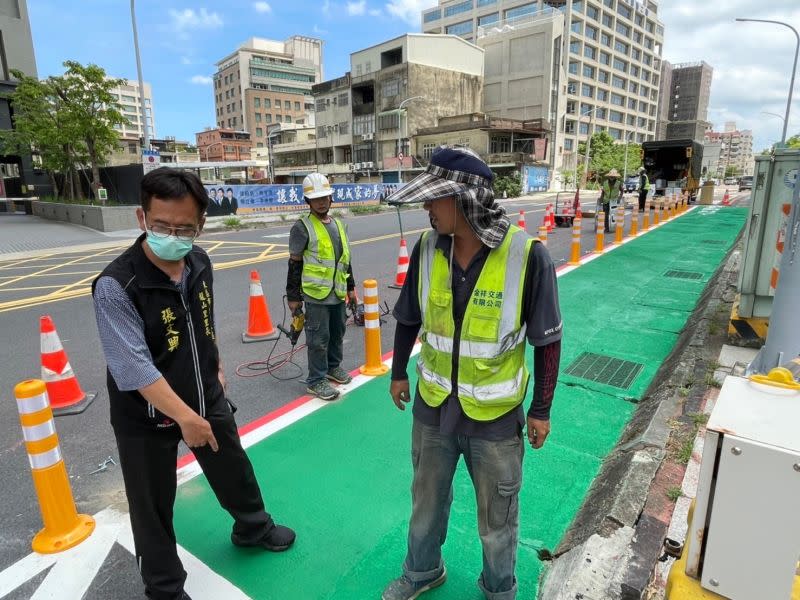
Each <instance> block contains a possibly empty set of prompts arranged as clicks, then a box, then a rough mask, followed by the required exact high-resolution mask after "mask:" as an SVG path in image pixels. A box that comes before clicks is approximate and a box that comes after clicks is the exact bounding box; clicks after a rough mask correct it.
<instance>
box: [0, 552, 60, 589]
mask: <svg viewBox="0 0 800 600" xmlns="http://www.w3.org/2000/svg"><path fill="white" fill-rule="evenodd" d="M57 559H58V555H56V554H37V553H36V552H31V553H30V554H28V556H26V557H25V558H22V559H20V560H18V561H17V562H15V563H14V564H12V565H11V566H10V567H8V568H6V569H5V570H4V571H2V572H0V598H3V597H5V596H7V595H8V594H10V593H11V592H13V591H14V590H15V589H17V588H18V587H19V586H21V585H22V584H23V583H25V582H26V581H30V580H31V579H33V578H34V577H36V576H37V575H38V574H39V573H41V572H42V571H44V570H45V569H49V568H50V566H51V565H52V564H53V563H55V562H56V560H57Z"/></svg>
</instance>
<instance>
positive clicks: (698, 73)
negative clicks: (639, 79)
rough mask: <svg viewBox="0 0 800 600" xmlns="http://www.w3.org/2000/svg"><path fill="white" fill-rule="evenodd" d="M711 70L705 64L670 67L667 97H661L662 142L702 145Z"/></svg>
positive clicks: (708, 124)
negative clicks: (664, 116) (687, 141)
mask: <svg viewBox="0 0 800 600" xmlns="http://www.w3.org/2000/svg"><path fill="white" fill-rule="evenodd" d="M713 74H714V69H712V68H711V65H709V64H707V63H705V62H697V63H684V64H680V65H672V73H671V77H670V87H669V94H668V95H667V97H666V98H663V104H664V105H665V109H666V110H665V112H666V114H667V115H668V117H667V118H668V123H667V129H666V139H668V140H679V139H690V140H695V141H698V142H702V141H703V138H704V136H705V133H706V130H707V129H708V128H709V127H710V126H711V123H709V122H708V102H709V99H710V97H711V78H712V77H713Z"/></svg>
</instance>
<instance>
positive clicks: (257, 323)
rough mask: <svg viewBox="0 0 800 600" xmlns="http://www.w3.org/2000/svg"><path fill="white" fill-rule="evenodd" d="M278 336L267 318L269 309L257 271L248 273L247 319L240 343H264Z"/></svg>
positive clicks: (268, 317) (270, 320)
mask: <svg viewBox="0 0 800 600" xmlns="http://www.w3.org/2000/svg"><path fill="white" fill-rule="evenodd" d="M279 336H280V333H279V332H278V331H276V330H275V327H274V326H273V325H272V319H271V318H270V316H269V307H268V306H267V299H266V298H265V297H264V288H262V287H261V278H260V277H259V276H258V271H250V310H249V313H248V317H247V331H245V332H244V333H243V334H242V341H243V342H244V343H249V342H264V341H267V340H274V339H277V338H278V337H279Z"/></svg>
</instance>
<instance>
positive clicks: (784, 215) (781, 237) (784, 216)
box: [769, 204, 792, 296]
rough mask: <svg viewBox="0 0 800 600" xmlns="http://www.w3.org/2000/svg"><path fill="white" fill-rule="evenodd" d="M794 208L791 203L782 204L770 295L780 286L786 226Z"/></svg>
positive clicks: (771, 274)
mask: <svg viewBox="0 0 800 600" xmlns="http://www.w3.org/2000/svg"><path fill="white" fill-rule="evenodd" d="M791 210H792V205H791V204H784V205H782V206H781V220H780V225H779V226H778V234H777V239H776V241H775V259H774V260H773V261H772V271H771V273H770V276H769V295H770V296H774V295H775V290H776V289H777V287H778V278H779V276H780V269H781V257H782V256H783V249H784V246H785V244H786V228H787V227H788V223H789V213H790V212H791Z"/></svg>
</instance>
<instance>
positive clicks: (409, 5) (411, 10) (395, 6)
mask: <svg viewBox="0 0 800 600" xmlns="http://www.w3.org/2000/svg"><path fill="white" fill-rule="evenodd" d="M432 6H436V0H389V3H388V4H387V5H386V12H388V13H389V14H390V15H392V16H394V17H398V18H400V19H403V20H404V21H405V22H406V23H408V24H409V25H416V26H417V27H419V23H420V20H421V17H422V15H421V12H422V11H423V10H425V9H426V8H431V7H432Z"/></svg>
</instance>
